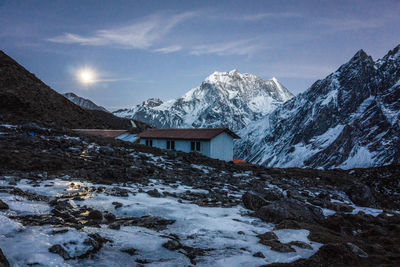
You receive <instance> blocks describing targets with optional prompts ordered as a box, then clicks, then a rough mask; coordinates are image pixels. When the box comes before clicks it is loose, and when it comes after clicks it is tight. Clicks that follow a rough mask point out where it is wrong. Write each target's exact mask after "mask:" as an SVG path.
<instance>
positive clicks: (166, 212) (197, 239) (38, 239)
mask: <svg viewBox="0 0 400 267" xmlns="http://www.w3.org/2000/svg"><path fill="white" fill-rule="evenodd" d="M100 186H101V187H105V189H106V190H105V191H104V192H100V191H99V192H95V190H92V191H91V192H92V193H91V194H89V197H87V198H86V199H84V200H76V201H75V203H76V204H77V205H80V206H82V205H85V206H87V207H91V208H94V209H96V210H100V211H106V210H107V211H109V212H111V213H114V214H115V215H116V216H117V217H125V216H134V217H141V216H147V215H153V216H160V217H162V218H165V219H172V220H175V223H173V224H171V225H168V227H167V228H166V229H165V230H162V231H155V230H151V229H147V228H143V227H137V226H122V227H121V229H120V230H113V229H110V228H108V227H107V226H106V225H102V226H101V228H91V227H84V228H83V229H81V230H76V229H69V231H68V232H67V233H63V234H57V235H54V234H52V233H51V232H52V231H53V230H54V228H53V227H51V226H34V227H28V226H26V227H23V226H21V225H20V224H19V223H17V222H15V221H13V220H11V219H9V218H7V214H6V213H4V212H3V213H0V222H1V224H0V236H1V237H2V238H0V247H1V248H4V249H3V252H4V254H5V255H6V257H7V258H8V259H9V261H10V263H11V264H12V265H17V266H19V265H28V264H34V263H38V264H40V265H43V266H76V265H85V266H93V265H96V266H110V265H127V266H129V265H132V263H133V262H135V260H139V261H140V260H146V261H148V262H149V266H184V265H189V264H191V263H190V260H189V259H188V258H187V257H186V256H185V255H183V254H182V253H181V252H182V251H179V250H177V251H169V250H168V249H165V248H164V247H163V246H162V244H164V243H166V242H167V241H168V240H169V238H168V237H167V236H168V235H171V234H175V235H177V236H178V237H179V239H180V242H181V243H182V244H183V245H185V246H188V247H193V248H198V249H204V254H203V255H201V256H198V257H196V259H195V260H196V262H197V264H198V265H199V266H210V265H213V266H243V265H245V266H249V265H250V266H253V265H262V264H267V263H272V262H291V261H294V260H297V259H299V258H305V257H310V256H311V255H312V254H314V253H315V252H316V251H317V250H318V248H319V247H320V246H321V244H319V243H315V242H311V241H309V240H308V238H307V236H308V234H309V233H308V231H306V230H288V229H286V230H277V231H274V232H275V233H276V234H277V236H278V238H279V240H280V241H281V242H284V243H285V242H290V241H295V240H296V241H303V242H306V243H308V244H310V245H311V246H312V247H313V250H307V249H301V248H298V247H294V248H295V250H296V252H290V253H280V252H276V251H272V250H271V249H270V247H268V246H265V245H262V244H260V243H258V241H259V239H258V238H257V235H258V234H261V233H264V232H268V231H272V230H273V227H274V225H273V224H269V223H265V222H262V221H261V220H260V219H258V218H254V217H249V216H247V215H244V214H246V213H247V211H248V210H246V209H245V208H243V207H241V206H235V207H231V208H221V207H200V206H197V205H195V204H191V203H186V202H180V201H179V199H176V198H173V197H162V198H155V197H151V196H150V195H148V194H147V193H141V192H139V189H140V188H141V189H144V190H150V189H157V190H159V191H164V192H173V191H175V192H184V191H186V190H190V191H192V192H195V191H199V190H200V191H201V190H202V191H201V192H202V193H208V191H207V190H203V189H197V188H196V189H194V188H191V187H189V186H184V185H180V184H175V185H171V186H169V185H163V184H162V182H161V181H160V180H152V181H151V184H149V185H146V186H142V185H138V184H127V185H125V186H122V185H121V184H115V185H97V184H91V183H87V182H79V181H73V180H72V179H71V180H63V179H56V180H51V181H50V180H49V181H41V182H40V184H31V183H30V182H29V181H28V180H20V181H18V183H17V187H19V188H21V189H23V190H24V191H27V192H32V193H36V194H39V195H46V196H59V197H61V196H62V195H65V194H67V193H68V192H77V191H79V190H81V189H82V188H84V187H89V188H96V187H100ZM115 187H119V188H124V189H128V190H129V191H130V192H132V193H130V194H128V196H125V197H120V196H113V195H110V194H108V193H107V192H108V191H110V190H112V189H113V188H115ZM200 191H199V193H200ZM6 197H9V199H11V197H10V196H6ZM6 200H7V199H6ZM7 202H9V201H8V200H7ZM11 202H12V201H11ZM113 202H120V203H122V204H123V206H122V207H121V208H117V209H115V208H114V205H113V204H112V203H113ZM22 203H24V201H22ZM34 204H35V205H36V203H34ZM26 205H27V204H26ZM42 205H44V206H45V205H47V204H46V203H44V202H43V204H42ZM11 207H13V204H12V205H11ZM27 207H28V208H27V209H26V210H27V211H29V212H37V213H41V212H45V211H48V210H46V209H43V210H42V209H41V208H37V209H36V210H35V209H33V208H32V207H31V206H27ZM46 208H48V207H46ZM19 212H22V211H21V210H20V211H19ZM89 233H98V234H100V235H101V236H103V237H105V238H108V239H110V240H112V243H106V244H105V245H104V247H103V248H102V249H101V250H100V251H99V252H97V253H96V254H95V255H93V257H91V258H88V259H83V260H68V261H64V260H63V259H62V258H61V257H60V256H59V255H57V254H53V253H50V252H49V251H48V249H49V247H51V246H52V245H54V244H61V245H62V246H63V247H64V248H65V249H66V250H67V251H68V253H69V254H70V255H71V256H74V255H78V254H79V253H82V252H85V251H86V250H87V249H88V248H87V246H86V245H85V244H84V243H83V242H84V240H85V239H86V238H87V236H88V234H89ZM3 237H4V238H3ZM128 248H134V249H136V254H135V255H133V256H130V255H129V254H127V253H124V252H122V251H121V250H123V249H128ZM18 251H24V253H18ZM259 251H261V252H262V253H263V254H264V255H265V256H266V258H256V257H253V254H254V253H256V252H259Z"/></svg>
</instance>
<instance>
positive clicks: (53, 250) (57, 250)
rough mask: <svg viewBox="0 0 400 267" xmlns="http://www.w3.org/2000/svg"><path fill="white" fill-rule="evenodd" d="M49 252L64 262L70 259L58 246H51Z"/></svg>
mask: <svg viewBox="0 0 400 267" xmlns="http://www.w3.org/2000/svg"><path fill="white" fill-rule="evenodd" d="M49 252H51V253H55V254H58V255H60V256H61V257H62V258H63V259H64V260H69V259H70V256H69V254H68V252H67V251H66V250H65V249H64V248H63V247H62V246H61V245H59V244H57V245H53V246H51V247H50V248H49Z"/></svg>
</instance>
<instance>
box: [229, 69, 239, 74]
mask: <svg viewBox="0 0 400 267" xmlns="http://www.w3.org/2000/svg"><path fill="white" fill-rule="evenodd" d="M238 74H240V72H239V71H238V70H237V69H233V70H231V71H230V72H229V75H238Z"/></svg>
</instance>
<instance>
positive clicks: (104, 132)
mask: <svg viewBox="0 0 400 267" xmlns="http://www.w3.org/2000/svg"><path fill="white" fill-rule="evenodd" d="M73 130H74V131H76V132H80V133H84V134H88V135H95V136H103V137H111V138H115V137H117V136H120V135H121V134H124V133H126V132H127V130H103V129H73Z"/></svg>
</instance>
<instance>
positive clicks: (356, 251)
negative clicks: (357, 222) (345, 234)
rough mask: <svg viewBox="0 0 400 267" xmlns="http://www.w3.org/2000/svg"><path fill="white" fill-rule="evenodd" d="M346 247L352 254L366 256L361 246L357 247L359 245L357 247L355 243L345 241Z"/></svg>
mask: <svg viewBox="0 0 400 267" xmlns="http://www.w3.org/2000/svg"><path fill="white" fill-rule="evenodd" d="M346 247H347V248H348V249H350V250H351V252H353V253H354V254H356V255H357V256H358V257H361V258H366V257H368V254H367V253H366V252H365V251H364V250H362V249H361V248H359V247H357V246H356V245H354V244H353V243H350V242H349V243H346Z"/></svg>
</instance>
